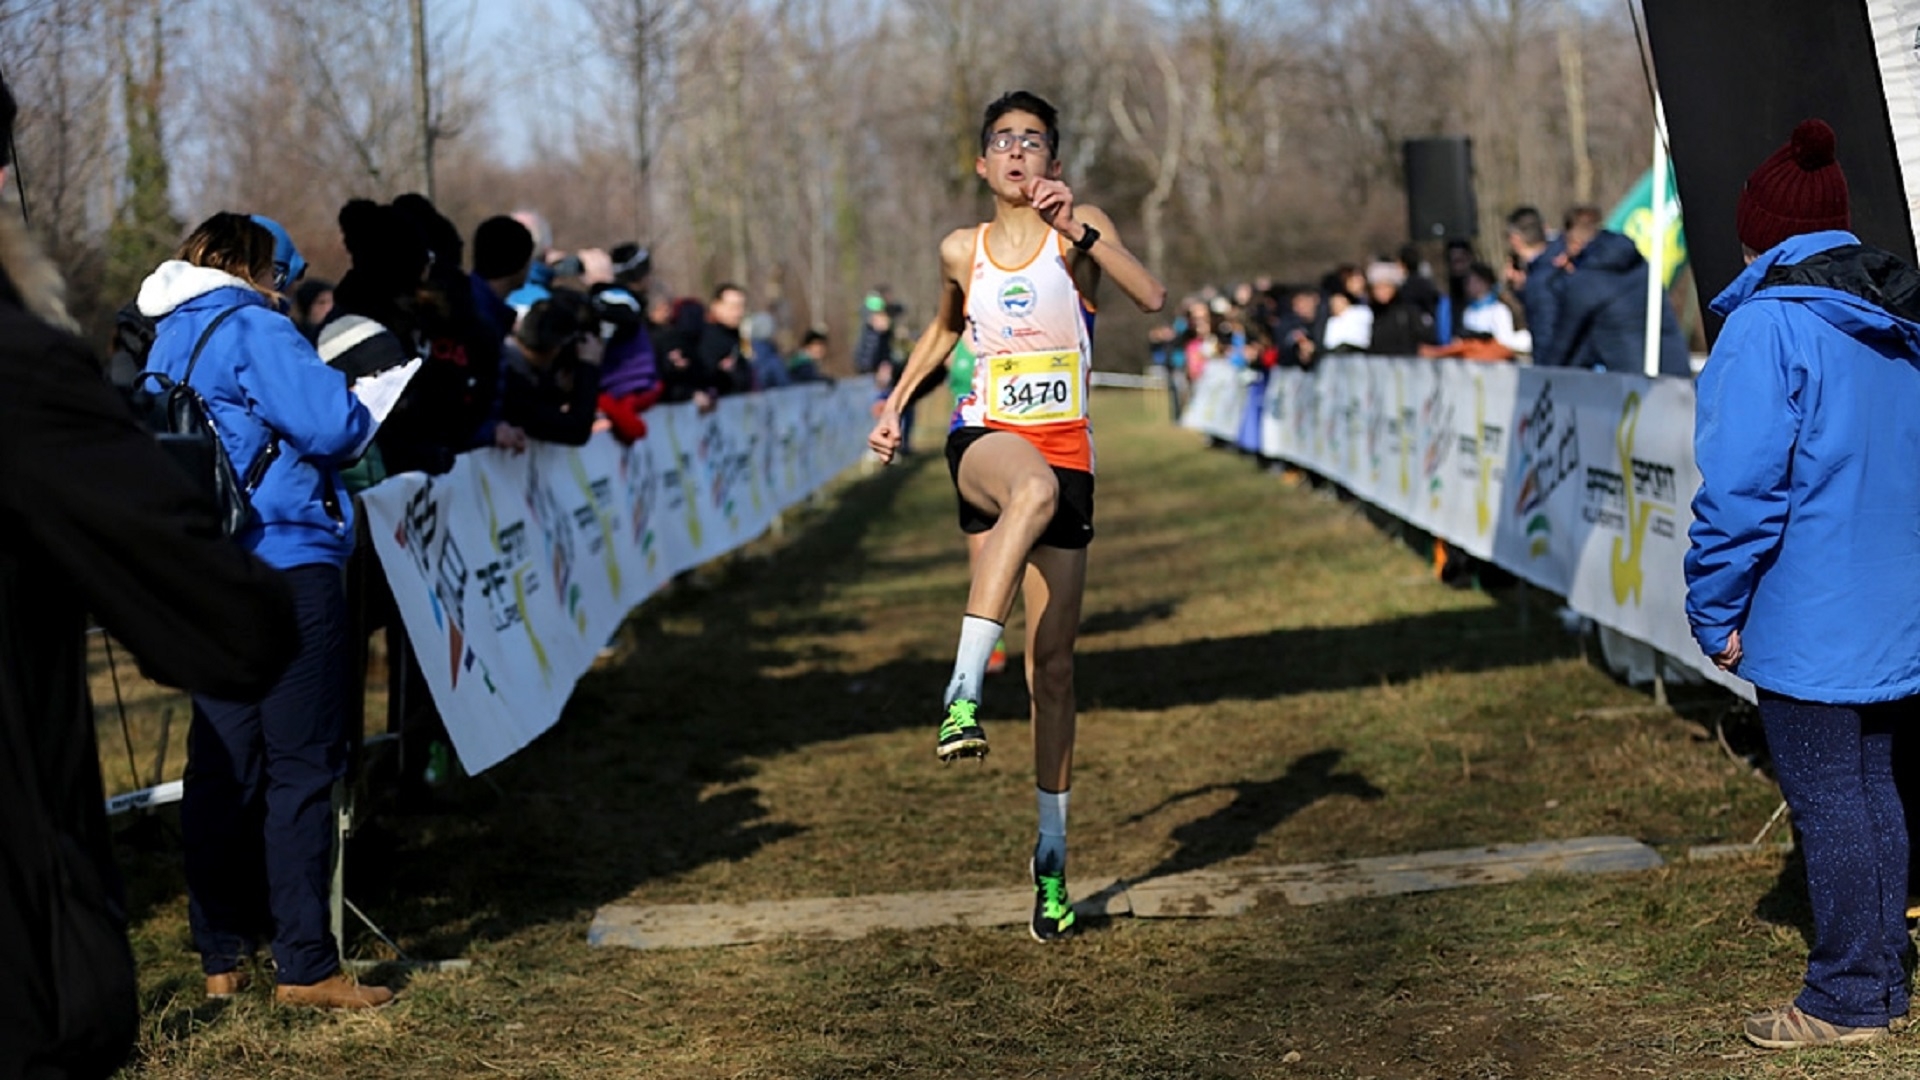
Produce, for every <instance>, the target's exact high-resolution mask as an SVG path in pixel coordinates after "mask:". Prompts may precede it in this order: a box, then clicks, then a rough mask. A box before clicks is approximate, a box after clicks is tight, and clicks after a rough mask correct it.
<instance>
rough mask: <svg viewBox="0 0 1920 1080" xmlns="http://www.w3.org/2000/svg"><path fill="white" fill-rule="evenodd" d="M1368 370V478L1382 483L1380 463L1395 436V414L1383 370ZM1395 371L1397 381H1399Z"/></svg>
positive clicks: (1374, 368) (1364, 412) (1365, 414)
mask: <svg viewBox="0 0 1920 1080" xmlns="http://www.w3.org/2000/svg"><path fill="white" fill-rule="evenodd" d="M1366 371H1367V403H1366V407H1365V409H1364V410H1363V415H1364V416H1365V418H1366V425H1367V478H1368V479H1369V480H1371V481H1372V482H1373V484H1374V486H1375V487H1378V486H1379V484H1380V463H1381V462H1382V461H1383V460H1385V458H1386V446H1387V442H1388V440H1390V439H1392V438H1393V434H1394V432H1393V416H1392V414H1390V413H1388V412H1387V402H1386V389H1385V387H1383V386H1382V385H1381V382H1382V379H1381V376H1382V374H1383V372H1382V371H1381V370H1380V369H1379V368H1376V367H1369V368H1367V369H1366ZM1398 374H1399V373H1398V372H1395V381H1396V382H1397V381H1398Z"/></svg>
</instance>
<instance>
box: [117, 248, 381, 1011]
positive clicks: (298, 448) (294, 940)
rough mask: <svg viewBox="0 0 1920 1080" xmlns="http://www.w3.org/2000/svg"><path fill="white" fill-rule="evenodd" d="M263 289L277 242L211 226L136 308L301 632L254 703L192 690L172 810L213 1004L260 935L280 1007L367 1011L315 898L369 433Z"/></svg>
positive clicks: (325, 858)
mask: <svg viewBox="0 0 1920 1080" xmlns="http://www.w3.org/2000/svg"><path fill="white" fill-rule="evenodd" d="M274 282H275V270H274V238H273V235H272V233H270V232H269V231H268V230H267V229H265V228H264V227H262V226H261V225H259V224H258V223H256V222H254V221H253V220H251V219H249V218H247V217H246V216H244V215H241V214H228V213H220V214H215V215H213V216H212V217H211V218H208V219H207V220H206V221H205V222H203V223H201V225H200V226H199V227H198V228H196V229H195V230H194V231H193V233H192V234H191V235H190V236H188V237H187V239H186V242H185V243H184V244H182V245H181V248H180V253H179V257H178V258H176V259H173V260H170V261H168V262H165V263H162V264H161V265H160V267H159V268H158V269H156V270H155V271H154V272H153V273H152V274H151V275H150V276H149V277H148V278H147V280H146V281H145V282H144V283H143V284H142V285H141V287H140V295H139V299H138V304H139V307H140V311H141V312H142V313H143V314H145V315H147V316H148V317H150V318H154V319H157V320H158V321H159V328H158V331H157V333H156V335H155V337H154V340H153V348H152V351H151V352H150V353H149V354H148V357H147V370H148V371H149V372H153V373H158V374H160V375H165V376H167V377H168V378H170V379H173V380H174V381H175V382H183V381H186V380H185V378H184V376H185V374H186V370H187V367H188V365H189V364H192V365H193V378H192V385H193V387H194V388H195V389H196V390H198V391H199V392H200V394H201V396H202V397H204V398H205V399H206V401H207V406H208V410H209V413H210V415H211V416H212V418H213V420H214V422H215V425H216V426H217V428H218V430H219V433H220V440H221V443H222V445H223V447H224V448H225V450H226V452H227V456H228V457H229V458H230V459H232V461H233V462H234V464H235V466H236V467H237V468H239V469H242V470H244V471H245V472H247V473H249V474H253V475H258V476H259V477H260V479H259V482H258V485H257V487H254V488H253V490H252V495H251V502H252V507H253V511H254V518H253V520H252V522H251V523H250V524H249V525H247V526H246V527H245V528H244V529H242V530H241V531H240V532H239V533H237V534H236V535H235V540H236V541H238V543H239V544H240V546H241V547H243V548H245V549H246V550H248V551H251V552H253V553H254V554H255V555H258V556H259V557H260V558H262V559H264V560H265V561H266V562H267V563H268V564H269V565H271V566H274V567H276V568H278V569H279V570H280V571H282V575H283V576H284V578H285V579H286V582H287V584H288V585H289V586H290V587H291V589H292V590H293V598H294V609H295V614H296V616H297V619H298V623H299V635H300V649H299V653H298V654H297V655H296V656H295V658H294V660H293V663H292V665H291V666H289V667H288V668H287V670H286V673H285V674H284V675H282V676H281V677H280V679H279V681H278V682H277V683H275V684H274V685H273V687H272V688H271V689H269V690H268V691H267V692H266V693H265V694H264V695H261V696H258V697H252V696H248V697H241V698H225V697H218V696H215V695H212V694H195V695H194V698H193V720H192V725H191V727H190V728H189V730H188V736H187V740H188V741H187V778H186V790H185V794H184V796H183V798H182V802H181V807H180V826H181V833H182V839H183V844H184V847H185V849H186V864H187V899H188V919H189V922H190V923H191V926H192V930H193V942H194V947H195V948H196V949H198V950H199V952H200V960H201V966H202V969H203V970H204V971H205V973H206V987H207V996H208V997H210V998H224V997H231V996H233V995H235V994H238V993H240V992H242V991H243V990H245V989H246V988H247V986H248V984H249V982H250V981H251V979H250V976H249V974H248V972H247V970H246V967H245V965H246V964H247V962H248V961H249V959H250V958H251V957H252V955H253V952H254V948H255V946H256V944H257V937H258V935H260V933H261V932H262V931H268V932H270V933H271V935H272V939H273V959H274V968H275V973H276V978H277V980H278V982H279V985H278V987H277V988H276V989H275V994H274V996H275V999H276V1000H277V1001H279V1002H281V1003H283V1004H292V1005H308V1006H315V1007H320V1008H350V1009H360V1008H369V1007H374V1006H378V1005H384V1004H386V1003H387V1002H389V1001H391V1000H392V999H393V993H392V991H390V990H386V989H383V988H380V987H373V986H360V985H357V984H356V983H355V982H353V980H351V979H349V978H348V977H347V976H346V974H345V973H343V972H342V971H341V970H340V947H339V944H338V943H337V942H336V941H335V940H334V937H333V931H332V929H331V926H330V921H329V909H328V899H329V890H330V883H331V870H332V848H333V842H334V839H335V837H334V822H333V814H332V812H331V811H332V803H331V796H332V792H333V785H334V784H335V782H336V781H338V780H339V779H340V778H341V777H342V776H343V775H345V773H346V752H347V731H346V726H345V716H346V713H347V708H346V694H347V689H348V676H347V644H348V643H347V598H346V584H345V577H344V568H345V566H346V562H347V557H348V556H349V555H350V554H351V553H352V551H353V543H354V521H353V502H352V500H351V499H350V498H349V497H348V495H347V491H346V487H345V485H344V484H343V483H342V481H341V478H340V471H339V470H340V466H341V465H342V464H344V463H346V462H348V461H351V460H353V459H354V458H356V457H358V456H359V455H360V453H361V452H362V451H363V450H364V449H365V448H366V446H367V444H368V442H369V441H370V440H371V439H372V437H373V431H374V421H373V417H372V416H371V415H370V414H369V413H368V411H367V408H366V406H364V405H362V404H361V403H360V401H359V400H358V399H357V398H356V397H355V396H354V395H353V392H352V391H351V390H350V389H349V388H348V386H347V380H346V378H345V377H344V376H343V375H341V373H340V372H338V371H336V370H334V369H332V368H330V367H328V366H327V365H326V364H325V363H324V362H323V361H322V360H321V359H320V356H319V354H318V353H316V352H315V351H314V347H313V346H312V345H311V344H309V343H308V342H307V340H306V338H304V337H302V336H301V335H300V331H299V329H298V328H297V327H295V326H294V324H293V322H292V320H290V319H289V318H287V316H285V315H283V314H281V313H280V312H279V311H278V310H277V309H276V307H275V303H276V301H277V299H278V294H277V293H276V292H275V291H274ZM263 906H264V909H265V910H262V908H263Z"/></svg>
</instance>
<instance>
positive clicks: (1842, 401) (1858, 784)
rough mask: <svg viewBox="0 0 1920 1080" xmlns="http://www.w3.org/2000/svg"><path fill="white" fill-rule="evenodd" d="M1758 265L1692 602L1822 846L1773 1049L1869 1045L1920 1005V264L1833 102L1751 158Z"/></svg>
mask: <svg viewBox="0 0 1920 1080" xmlns="http://www.w3.org/2000/svg"><path fill="white" fill-rule="evenodd" d="M1737 226H1738V233H1739V236H1740V243H1741V244H1742V246H1743V247H1744V248H1745V250H1746V257H1747V260H1748V266H1747V269H1746V270H1745V271H1744V272H1743V273H1742V274H1741V275H1740V276H1739V277H1738V278H1736V279H1735V280H1734V282H1733V284H1732V285H1730V286H1728V287H1727V290H1726V291H1725V292H1723V293H1721V294H1720V296H1719V297H1718V298H1717V299H1715V300H1714V301H1713V310H1714V311H1716V312H1718V313H1719V314H1721V315H1724V316H1725V317H1726V325H1725V328H1724V329H1723V330H1722V331H1721V333H1720V338H1719V340H1718V341H1717V342H1715V344H1714V347H1713V354H1712V356H1711V357H1710V358H1709V359H1708V361H1707V366H1706V370H1705V371H1703V372H1702V373H1701V376H1700V382H1699V397H1698V410H1699V415H1698V418H1697V419H1696V422H1695V430H1694V445H1695V450H1694V452H1695V455H1696V457H1697V458H1698V460H1699V464H1700V477H1701V484H1700V491H1699V494H1698V495H1697V496H1696V497H1695V498H1694V501H1693V513H1694V518H1695V521H1694V525H1693V527H1692V529H1691V531H1690V536H1691V539H1692V549H1691V550H1690V551H1689V552H1688V554H1687V559H1686V575H1687V618H1688V621H1689V622H1690V623H1691V624H1692V626H1693V634H1694V637H1695V639H1696V640H1697V641H1698V642H1699V644H1700V648H1701V650H1702V651H1704V652H1705V653H1706V654H1707V655H1708V656H1710V657H1712V658H1713V660H1714V662H1715V663H1716V664H1718V665H1719V666H1720V667H1722V668H1724V669H1726V670H1729V671H1732V672H1734V673H1735V674H1737V675H1740V676H1741V677H1743V678H1745V679H1748V680H1750V681H1751V682H1752V683H1753V684H1754V686H1755V687H1757V688H1758V691H1759V704H1760V718H1761V721H1762V723H1763V724H1764V726H1765V728H1766V734H1767V745H1768V747H1769V748H1770V750H1771V752H1772V755H1773V764H1774V773H1775V775H1776V776H1777V777H1778V779H1779V782H1780V789H1781V792H1782V793H1783V794H1784V795H1785V796H1786V799H1787V804H1788V806H1789V807H1790V808H1791V809H1792V811H1793V820H1794V824H1795V826H1796V828H1797V829H1798V831H1799V835H1800V848H1801V851H1802V853H1803V854H1804V856H1805V859H1806V869H1807V896H1808V899H1809V901H1810V903H1811V907H1812V909H1813V944H1812V949H1811V952H1810V955H1809V957H1808V961H1807V971H1806V979H1805V986H1804V988H1803V989H1802V990H1801V991H1800V994H1799V996H1798V997H1797V998H1796V999H1795V1000H1794V1001H1793V1002H1792V1003H1790V1004H1787V1005H1783V1006H1780V1007H1778V1008H1775V1009H1772V1010H1769V1011H1767V1012H1763V1013H1759V1014H1756V1015H1754V1016H1750V1017H1748V1018H1747V1021H1746V1025H1745V1031H1746V1036H1747V1038H1748V1039H1749V1040H1751V1041H1752V1042H1754V1043H1755V1044H1757V1045H1760V1046H1763V1047H1768V1048H1790V1047H1800V1046H1813V1045H1824V1044H1832V1043H1855V1042H1867V1041H1871V1040H1875V1039H1879V1038H1882V1037H1884V1036H1885V1035H1886V1034H1887V1032H1888V1022H1889V1021H1890V1020H1892V1019H1895V1018H1898V1017H1901V1016H1904V1015H1906V1012H1907V1006H1908V977H1907V972H1908V970H1910V967H1911V963H1912V959H1913V945H1912V943H1911V941H1910V940H1909V938H1908V935H1907V925H1906V918H1905V915H1906V901H1907V857H1908V839H1907V828H1906V823H1905V821H1904V819H1903V816H1902V813H1901V804H1900V797H1899V794H1898V792H1897V790H1896V789H1895V785H1894V779H1893V775H1892V743H1893V738H1894V733H1895V731H1896V729H1898V728H1900V727H1903V726H1910V725H1911V724H1912V723H1913V722H1914V721H1915V719H1916V718H1915V716H1914V695H1915V694H1920V484H1917V483H1915V480H1914V466H1915V463H1916V462H1920V273H1916V272H1915V271H1914V269H1913V268H1912V267H1910V266H1908V265H1906V264H1905V263H1903V262H1901V261H1900V260H1899V259H1898V258H1896V257H1895V256H1893V255H1890V254H1888V253H1887V252H1884V251H1880V250H1878V249H1876V248H1872V247H1868V246H1866V245H1864V244H1862V243H1860V241H1859V240H1858V239H1856V238H1855V237H1854V236H1853V234H1851V233H1849V232H1847V231H1845V230H1846V228H1847V226H1848V207H1847V183H1846V178H1845V176H1844V175H1843V174H1842V173H1841V171H1840V166H1839V164H1838V163H1837V162H1836V161H1835V159H1834V136H1833V131H1832V129H1831V128H1829V127H1827V125H1826V124H1824V123H1821V122H1820V121H1817V120H1809V121H1806V122H1804V123H1802V124H1800V126H1798V127H1797V128H1795V129H1794V132H1793V138H1792V141H1791V142H1790V143H1788V144H1787V145H1786V146H1784V147H1782V148H1780V150H1779V151H1777V152H1776V153H1774V154H1773V156H1771V157H1769V158H1768V159H1767V160H1766V161H1765V162H1763V163H1762V164H1761V165H1760V167H1759V168H1758V169H1756V170H1755V171H1754V172H1753V174H1752V175H1751V176H1750V177H1748V179H1747V184H1746V188H1745V189H1744V190H1743V191H1742V192H1741V194H1740V199H1739V206H1738V218H1737Z"/></svg>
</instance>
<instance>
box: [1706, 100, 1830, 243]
mask: <svg viewBox="0 0 1920 1080" xmlns="http://www.w3.org/2000/svg"><path fill="white" fill-rule="evenodd" d="M1833 148H1834V137H1833V129H1832V128H1830V127H1828V126H1827V124H1826V121H1824V120H1802V121H1800V124H1799V126H1797V127H1795V128H1794V129H1793V138H1791V139H1789V140H1787V145H1785V146H1782V147H1781V148H1780V149H1778V150H1775V151H1774V152H1773V155H1772V156H1771V157H1769V158H1767V160H1765V161H1763V162H1761V163H1760V167H1759V168H1757V169H1755V170H1753V173H1752V175H1750V176H1748V177H1747V186H1746V187H1744V188H1741V189H1740V202H1739V205H1738V209H1737V210H1736V211H1735V224H1734V231H1735V232H1737V233H1739V235H1740V242H1741V243H1742V244H1745V245H1746V246H1747V247H1748V248H1750V249H1752V250H1753V251H1756V252H1760V251H1765V250H1767V249H1768V248H1771V247H1773V246H1774V245H1775V244H1778V243H1780V242H1781V241H1782V240H1785V239H1786V238H1787V237H1789V236H1799V235H1800V234H1801V233H1811V232H1820V231H1822V230H1825V229H1845V228H1847V227H1848V222H1849V220H1850V219H1849V215H1848V213H1847V176H1846V174H1845V173H1843V172H1841V171H1840V163H1839V162H1838V161H1836V160H1834V156H1833Z"/></svg>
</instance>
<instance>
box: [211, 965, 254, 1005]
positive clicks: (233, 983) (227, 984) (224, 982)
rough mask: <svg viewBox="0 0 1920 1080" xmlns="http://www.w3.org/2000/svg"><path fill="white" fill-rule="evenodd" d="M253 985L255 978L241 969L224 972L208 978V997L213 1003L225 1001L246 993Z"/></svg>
mask: <svg viewBox="0 0 1920 1080" xmlns="http://www.w3.org/2000/svg"><path fill="white" fill-rule="evenodd" d="M251 985H253V976H251V975H249V974H247V973H246V972H245V971H242V970H241V969H239V968H235V969H233V970H232V971H223V972H221V973H220V974H218V975H209V976H207V997H208V999H210V1000H213V1001H224V1000H225V999H227V998H230V997H232V996H234V995H235V994H240V993H244V992H245V991H246V989H247V987H249V986H251Z"/></svg>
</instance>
